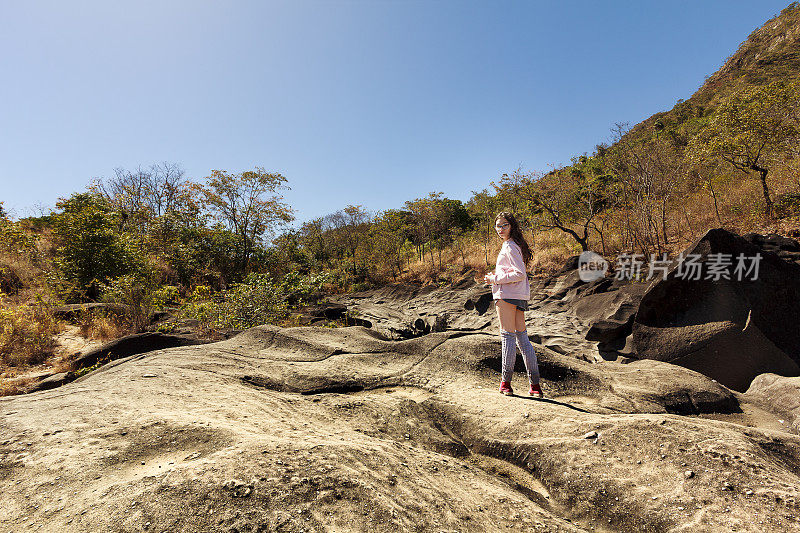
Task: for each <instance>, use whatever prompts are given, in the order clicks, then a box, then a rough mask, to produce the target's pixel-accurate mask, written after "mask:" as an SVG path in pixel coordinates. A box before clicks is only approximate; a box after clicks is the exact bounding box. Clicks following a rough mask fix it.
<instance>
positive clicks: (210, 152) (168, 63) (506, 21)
mask: <svg viewBox="0 0 800 533" xmlns="http://www.w3.org/2000/svg"><path fill="white" fill-rule="evenodd" d="M788 4H789V2H788V1H783V2H774V1H770V0H760V1H759V2H753V1H730V0H729V1H672V2H663V1H661V2H655V1H633V0H631V1H626V2H622V1H616V2H611V1H607V2H598V1H550V2H537V1H518V2H512V1H502V0H500V1H485V2H474V1H469V0H457V1H444V0H428V1H333V0H327V1H304V0H292V1H272V2H267V1H253V2H245V1H235V0H231V1H227V2H219V1H200V0H193V1H169V0H160V1H147V0H139V1H137V2H122V1H119V2H117V1H115V2H108V1H102V2H100V1H93V2H89V1H77V0H76V1H73V2H63V1H53V2H40V1H35V0H32V1H29V2H11V1H7V2H2V3H0V69H2V70H1V71H2V72H3V77H2V78H3V82H2V83H0V102H2V105H0V184H1V185H0V201H4V202H5V207H6V209H10V210H12V212H13V213H14V214H15V215H16V216H18V217H19V216H26V215H29V214H36V213H37V207H36V206H44V207H45V208H49V207H52V206H54V204H55V202H56V200H57V199H58V198H59V197H63V196H69V194H71V193H72V192H76V191H82V190H84V189H85V187H86V185H87V183H88V182H89V181H90V180H91V179H93V178H96V177H108V176H111V175H113V172H114V169H115V168H117V167H122V168H128V169H133V168H135V167H137V166H138V165H143V166H149V165H150V164H152V163H155V162H161V161H170V162H176V163H179V164H180V165H181V166H182V167H183V168H184V169H185V170H186V173H187V176H188V177H189V178H191V179H195V180H200V179H202V178H203V177H205V176H207V175H208V174H209V173H210V171H211V170H212V169H222V170H227V171H230V172H241V171H243V170H248V169H252V168H253V167H255V166H261V167H264V168H265V169H267V170H268V171H273V172H280V173H281V174H283V175H284V176H286V177H287V178H288V180H289V185H290V186H291V190H290V191H287V192H286V193H285V196H286V200H287V202H288V203H289V204H290V205H292V207H294V208H295V209H296V215H297V217H298V219H299V220H308V219H310V218H313V217H317V216H322V215H325V214H327V213H330V212H333V211H336V210H337V209H341V208H343V207H344V206H346V205H348V204H354V205H362V206H364V207H365V208H367V209H369V210H370V211H373V212H375V211H379V210H383V209H389V208H396V207H402V205H403V203H404V202H405V201H406V200H410V199H413V198H418V197H422V196H426V195H427V194H428V193H429V192H431V191H442V192H444V193H445V195H446V196H448V197H450V198H457V199H461V200H467V199H468V198H469V197H470V196H471V191H473V190H481V189H483V188H486V187H488V186H489V182H490V181H491V180H493V179H496V178H497V177H498V176H500V175H501V174H502V173H503V172H508V171H511V170H514V169H515V168H517V167H518V166H520V165H523V166H524V168H525V169H527V170H546V169H547V168H548V167H549V165H560V164H565V163H568V162H569V159H570V157H571V156H574V155H578V154H581V153H583V152H591V151H592V150H593V147H594V146H595V145H596V144H597V143H599V142H603V141H606V140H608V137H609V130H610V128H611V126H613V124H614V123H615V122H630V123H631V124H635V123H637V122H639V121H641V120H642V119H644V118H646V117H648V116H650V115H651V114H653V113H656V112H658V111H663V110H666V109H670V108H671V107H672V106H673V105H674V104H675V102H676V101H677V100H678V99H679V98H684V99H685V98H688V97H689V96H691V94H692V93H693V92H694V91H695V90H696V89H697V88H698V87H699V86H700V85H701V84H702V83H703V80H704V77H705V76H706V75H709V74H711V73H713V72H714V71H715V70H717V69H718V68H719V67H720V66H721V65H722V63H723V62H724V60H725V58H726V57H727V56H729V55H730V54H732V53H733V52H734V51H735V50H736V48H737V46H738V45H739V43H741V42H742V41H743V40H745V39H746V38H747V36H748V35H749V34H750V32H752V31H753V30H755V29H756V28H758V27H759V26H761V25H762V24H763V23H764V22H765V21H766V20H768V19H769V18H771V17H772V16H774V15H776V14H778V13H779V12H780V10H781V9H783V8H784V7H786V5H788Z"/></svg>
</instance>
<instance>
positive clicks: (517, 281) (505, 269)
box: [489, 239, 531, 300]
mask: <svg viewBox="0 0 800 533" xmlns="http://www.w3.org/2000/svg"><path fill="white" fill-rule="evenodd" d="M489 279H490V280H491V281H492V298H494V299H495V300H499V299H501V298H512V299H515V300H529V299H530V297H531V285H530V282H529V281H528V274H527V272H526V269H525V260H524V259H523V258H522V249H521V248H520V247H519V245H518V244H517V243H515V242H514V241H512V240H511V239H508V240H507V241H505V242H504V243H503V246H502V248H500V253H499V254H497V262H496V264H495V269H494V274H491V275H490V276H489Z"/></svg>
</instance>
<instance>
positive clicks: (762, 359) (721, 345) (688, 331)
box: [632, 229, 800, 391]
mask: <svg viewBox="0 0 800 533" xmlns="http://www.w3.org/2000/svg"><path fill="white" fill-rule="evenodd" d="M784 244H785V243H784ZM710 254H731V257H732V258H733V259H732V263H733V265H732V266H729V267H728V268H727V269H725V272H727V274H728V276H729V278H730V279H718V280H713V279H706V278H707V272H708V271H709V270H708V267H709V266H710V263H711V262H712V261H713V259H714V257H715V256H711V257H710ZM739 254H742V255H743V256H744V257H745V258H752V257H756V254H760V256H761V260H760V263H759V268H758V273H757V276H755V274H754V273H750V274H748V275H745V276H741V278H742V279H741V280H739V279H737V277H738V276H737V274H736V273H735V271H734V268H735V265H736V258H737V257H738V256H739ZM691 255H697V256H699V262H700V263H701V264H702V265H703V267H702V270H701V275H700V276H699V277H700V278H701V279H690V278H692V277H694V276H683V277H681V276H679V275H678V273H679V270H678V269H679V268H685V267H686V262H685V259H684V261H681V263H676V264H674V265H673V266H672V267H671V268H670V270H669V274H668V276H667V279H663V280H658V281H657V282H655V283H654V284H652V286H650V287H649V288H648V290H647V292H646V293H645V294H644V296H643V297H642V299H641V302H640V304H639V309H638V312H637V313H636V317H635V320H634V322H633V327H632V330H633V331H632V333H633V344H634V347H635V350H636V352H637V353H638V355H639V357H642V358H647V359H656V360H659V361H666V362H669V363H673V364H677V365H680V366H683V367H686V368H690V369H692V370H696V371H698V372H701V373H703V374H705V375H707V376H710V377H712V378H715V379H717V380H718V381H719V382H720V383H723V384H724V385H726V386H728V387H730V388H732V389H735V390H738V391H745V390H747V388H748V386H749V385H750V382H751V381H752V380H753V378H754V377H755V376H757V375H759V374H762V373H764V372H773V373H777V374H781V375H785V376H797V375H800V366H799V363H800V329H798V328H797V324H798V322H800V303H798V302H800V265H797V264H795V263H793V262H789V261H785V260H783V259H782V258H781V257H779V256H778V255H776V254H774V253H772V252H769V251H767V250H766V249H764V248H761V247H760V246H757V245H756V244H753V242H751V241H749V240H747V239H744V238H742V237H739V236H737V235H735V234H733V233H730V232H728V231H725V230H722V229H714V230H710V231H709V232H707V233H706V234H705V235H704V236H703V237H702V238H700V239H699V240H698V241H697V242H695V243H694V244H693V245H692V246H691V247H689V248H688V249H687V250H686V251H685V252H684V258H687V257H688V256H691ZM748 265H749V259H748ZM754 277H755V279H753V278H754Z"/></svg>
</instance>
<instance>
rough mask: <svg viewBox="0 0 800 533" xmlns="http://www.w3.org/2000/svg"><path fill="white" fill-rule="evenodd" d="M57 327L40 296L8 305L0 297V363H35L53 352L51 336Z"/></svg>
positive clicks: (49, 309)
mask: <svg viewBox="0 0 800 533" xmlns="http://www.w3.org/2000/svg"><path fill="white" fill-rule="evenodd" d="M59 330H60V326H59V324H58V322H57V321H56V319H55V317H54V316H53V311H52V308H51V306H50V305H49V304H47V303H46V302H45V301H44V300H43V299H42V298H41V296H39V297H38V298H36V299H35V300H34V301H32V302H29V303H27V304H25V305H20V306H17V307H11V306H10V305H7V302H6V301H4V300H2V299H0V362H2V363H3V364H4V365H7V366H16V367H24V366H30V365H36V364H39V363H41V362H43V361H44V360H45V359H47V358H48V357H50V356H51V355H53V350H54V349H55V347H56V343H55V340H54V339H53V335H55V334H57V333H58V332H59Z"/></svg>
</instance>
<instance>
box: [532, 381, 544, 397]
mask: <svg viewBox="0 0 800 533" xmlns="http://www.w3.org/2000/svg"><path fill="white" fill-rule="evenodd" d="M528 394H530V395H531V396H533V397H534V398H544V393H543V392H542V387H541V386H540V385H539V384H538V383H537V384H536V385H531V390H530V391H528Z"/></svg>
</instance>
